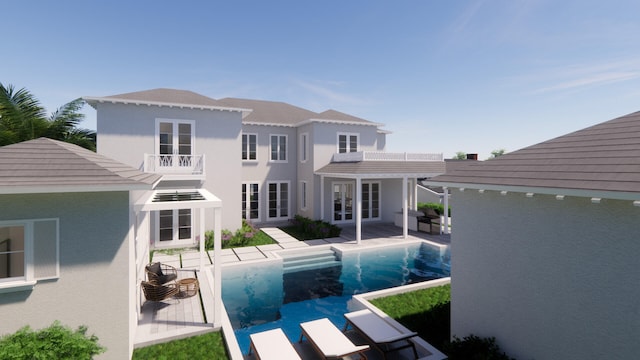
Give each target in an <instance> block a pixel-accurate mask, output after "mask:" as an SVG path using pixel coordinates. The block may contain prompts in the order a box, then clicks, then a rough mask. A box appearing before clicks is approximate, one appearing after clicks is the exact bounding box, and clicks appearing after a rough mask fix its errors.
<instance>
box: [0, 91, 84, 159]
mask: <svg viewBox="0 0 640 360" xmlns="http://www.w3.org/2000/svg"><path fill="white" fill-rule="evenodd" d="M84 104H85V102H84V100H82V99H75V100H73V101H71V102H68V103H66V104H64V105H62V106H61V107H60V108H58V109H57V110H56V111H54V112H53V113H52V114H51V115H50V116H47V114H46V111H45V109H44V107H42V105H41V104H40V102H39V101H38V99H37V98H36V97H35V96H34V95H33V94H32V93H30V92H29V91H28V90H27V89H25V88H22V89H19V90H16V89H15V88H14V86H13V85H7V86H4V85H3V84H2V83H0V146H4V145H9V144H15V143H18V142H22V141H26V140H32V139H37V138H39V137H48V138H50V139H54V140H61V141H66V142H69V143H72V144H76V145H79V146H82V147H84V148H86V149H89V150H93V151H95V150H96V134H95V132H94V131H92V130H87V129H82V128H79V127H78V126H79V125H80V123H81V122H82V121H83V120H84V114H82V113H80V110H81V109H82V107H83V106H84Z"/></svg>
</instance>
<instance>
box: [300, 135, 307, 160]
mask: <svg viewBox="0 0 640 360" xmlns="http://www.w3.org/2000/svg"><path fill="white" fill-rule="evenodd" d="M299 146H300V162H305V161H307V156H308V153H309V134H308V133H304V134H300V144H299Z"/></svg>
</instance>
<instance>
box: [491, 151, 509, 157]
mask: <svg viewBox="0 0 640 360" xmlns="http://www.w3.org/2000/svg"><path fill="white" fill-rule="evenodd" d="M506 151H507V150H505V149H497V150H493V151H492V152H491V157H490V158H489V159H495V158H497V157H498V156H502V155H504V153H505V152H506Z"/></svg>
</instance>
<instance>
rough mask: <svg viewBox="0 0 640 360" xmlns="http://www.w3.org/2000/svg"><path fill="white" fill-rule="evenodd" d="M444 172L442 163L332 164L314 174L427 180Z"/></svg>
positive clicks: (363, 162)
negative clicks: (405, 177) (404, 177)
mask: <svg viewBox="0 0 640 360" xmlns="http://www.w3.org/2000/svg"><path fill="white" fill-rule="evenodd" d="M444 172H445V163H444V161H358V162H332V163H330V164H328V165H326V166H324V167H322V168H320V169H318V170H316V174H318V175H326V176H334V177H343V178H358V177H359V178H398V177H403V176H407V177H412V178H428V177H433V176H436V175H439V174H443V173H444Z"/></svg>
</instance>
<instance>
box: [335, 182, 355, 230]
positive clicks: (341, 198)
mask: <svg viewBox="0 0 640 360" xmlns="http://www.w3.org/2000/svg"><path fill="white" fill-rule="evenodd" d="M354 187H355V186H354V184H353V183H352V182H334V183H333V219H332V220H333V222H334V223H338V222H350V221H353V219H354V217H353V198H354V194H353V188H354Z"/></svg>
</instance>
